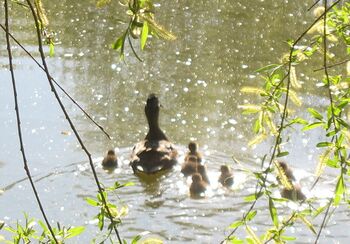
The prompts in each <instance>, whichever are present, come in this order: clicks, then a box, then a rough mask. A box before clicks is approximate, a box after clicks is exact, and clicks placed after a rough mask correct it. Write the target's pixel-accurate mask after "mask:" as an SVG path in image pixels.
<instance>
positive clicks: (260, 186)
mask: <svg viewBox="0 0 350 244" xmlns="http://www.w3.org/2000/svg"><path fill="white" fill-rule="evenodd" d="M340 1H341V0H337V1H335V2H334V3H333V4H332V5H331V6H330V7H329V8H325V11H324V13H323V14H322V15H320V16H319V17H318V18H316V20H314V22H313V23H312V24H311V25H310V26H309V27H308V28H307V29H306V30H304V32H303V33H302V34H301V35H299V37H298V38H297V39H296V40H295V41H294V42H293V44H292V46H291V48H290V53H289V59H288V69H287V75H286V76H285V77H283V79H282V80H281V81H280V82H279V84H278V85H277V86H280V85H281V84H282V83H283V82H284V80H285V78H288V79H287V86H286V95H285V100H284V108H283V113H282V117H281V122H280V125H279V129H278V134H277V136H276V139H275V144H274V147H273V150H272V153H271V158H270V161H269V164H268V166H267V167H266V169H265V170H264V177H263V179H262V181H263V184H259V182H257V186H259V190H258V191H257V192H256V194H255V195H256V196H260V195H261V193H262V192H263V190H264V188H265V187H266V186H265V183H264V182H266V180H267V177H268V175H269V172H270V169H271V167H272V162H273V160H274V159H275V155H276V152H277V149H278V147H279V145H280V140H281V138H282V132H283V130H284V123H285V120H286V118H287V106H288V101H289V91H290V84H291V75H290V74H291V68H292V63H293V52H294V51H295V47H296V45H297V44H298V43H299V42H300V41H301V39H302V38H303V37H304V36H305V35H306V34H307V33H308V32H309V31H310V29H311V28H312V27H313V26H315V25H316V24H317V22H318V21H319V20H321V19H322V18H324V16H326V14H327V13H328V11H330V10H331V9H332V8H333V7H334V6H335V5H337V4H338V3H339V2H340ZM257 201H258V197H256V199H255V200H254V201H253V203H252V204H251V206H250V207H249V209H248V211H246V212H245V213H244V214H243V217H242V220H245V219H246V218H247V216H248V215H249V214H250V213H251V211H253V209H254V207H255V205H256V203H257ZM238 228H239V226H237V227H235V228H234V229H233V230H232V231H231V232H230V234H229V235H228V236H226V238H225V239H224V240H223V241H221V243H224V242H225V240H229V239H230V238H231V236H232V235H233V234H234V233H235V232H236V231H237V229H238Z"/></svg>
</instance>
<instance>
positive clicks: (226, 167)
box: [220, 165, 230, 174]
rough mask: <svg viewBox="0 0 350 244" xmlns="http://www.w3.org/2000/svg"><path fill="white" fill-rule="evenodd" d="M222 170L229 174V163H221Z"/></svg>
mask: <svg viewBox="0 0 350 244" xmlns="http://www.w3.org/2000/svg"><path fill="white" fill-rule="evenodd" d="M220 171H221V173H223V174H227V173H229V172H230V169H229V168H228V166H227V165H221V167H220Z"/></svg>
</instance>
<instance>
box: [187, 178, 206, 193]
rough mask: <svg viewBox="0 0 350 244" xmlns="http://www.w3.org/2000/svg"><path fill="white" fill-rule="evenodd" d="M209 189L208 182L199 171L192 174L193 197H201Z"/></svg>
mask: <svg viewBox="0 0 350 244" xmlns="http://www.w3.org/2000/svg"><path fill="white" fill-rule="evenodd" d="M206 190H207V187H206V184H205V182H204V181H203V179H202V176H201V175H200V174H199V173H194V174H193V175H192V183H191V186H190V195H191V197H201V195H202V194H204V192H205V191H206Z"/></svg>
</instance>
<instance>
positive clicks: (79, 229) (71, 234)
mask: <svg viewBox="0 0 350 244" xmlns="http://www.w3.org/2000/svg"><path fill="white" fill-rule="evenodd" d="M84 230H85V227H84V226H77V227H73V228H70V229H69V230H68V235H67V236H66V238H72V237H74V236H77V235H80V234H81V233H82V232H83V231H84Z"/></svg>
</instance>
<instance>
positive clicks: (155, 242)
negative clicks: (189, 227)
mask: <svg viewBox="0 0 350 244" xmlns="http://www.w3.org/2000/svg"><path fill="white" fill-rule="evenodd" d="M139 243H140V244H163V243H164V242H163V241H162V240H161V239H158V238H155V237H150V238H147V239H145V240H142V241H140V242H139Z"/></svg>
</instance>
